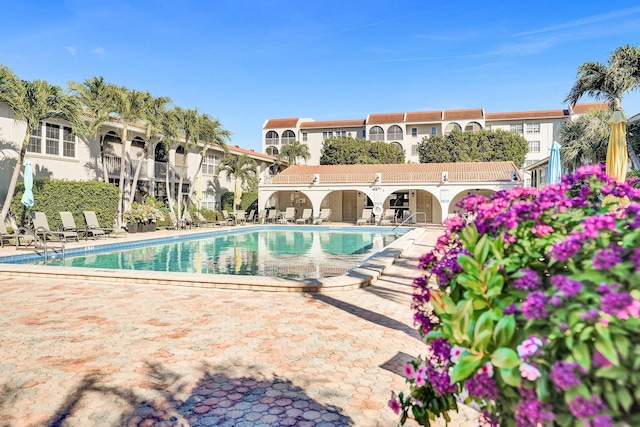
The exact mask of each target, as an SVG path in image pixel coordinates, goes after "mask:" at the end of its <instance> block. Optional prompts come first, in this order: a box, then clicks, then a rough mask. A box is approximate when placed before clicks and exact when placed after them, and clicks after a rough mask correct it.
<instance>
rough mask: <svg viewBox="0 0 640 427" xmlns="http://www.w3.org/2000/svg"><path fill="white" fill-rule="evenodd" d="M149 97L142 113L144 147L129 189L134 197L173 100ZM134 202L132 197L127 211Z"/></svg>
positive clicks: (162, 97) (163, 97) (164, 97)
mask: <svg viewBox="0 0 640 427" xmlns="http://www.w3.org/2000/svg"><path fill="white" fill-rule="evenodd" d="M147 95H148V98H147V100H146V102H145V103H144V110H143V112H142V116H143V117H142V118H143V120H144V122H145V138H144V147H143V149H142V154H141V159H139V161H138V164H137V165H136V170H135V172H134V174H133V180H132V181H131V187H130V188H129V194H132V195H135V192H136V190H137V188H138V178H139V177H140V170H141V169H142V165H143V164H146V162H147V160H148V159H149V151H150V149H151V147H152V146H153V141H152V139H153V138H155V137H157V136H158V135H159V134H160V133H161V132H162V127H163V123H164V122H165V120H166V118H167V106H168V105H169V103H170V102H171V98H169V97H166V96H158V97H154V96H151V95H149V94H147ZM132 202H133V196H132V197H131V200H129V202H128V204H127V207H126V209H129V208H130V207H131V203H132ZM126 209H125V210H126Z"/></svg>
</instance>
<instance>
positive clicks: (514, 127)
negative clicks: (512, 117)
mask: <svg viewBox="0 0 640 427" xmlns="http://www.w3.org/2000/svg"><path fill="white" fill-rule="evenodd" d="M523 127H524V124H523V123H511V124H510V125H509V130H511V132H514V133H522V132H523Z"/></svg>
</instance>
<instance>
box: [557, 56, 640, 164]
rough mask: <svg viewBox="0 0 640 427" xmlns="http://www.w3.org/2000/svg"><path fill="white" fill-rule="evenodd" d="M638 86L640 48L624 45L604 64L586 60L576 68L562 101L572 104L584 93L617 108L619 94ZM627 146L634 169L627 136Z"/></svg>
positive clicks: (639, 77)
mask: <svg viewBox="0 0 640 427" xmlns="http://www.w3.org/2000/svg"><path fill="white" fill-rule="evenodd" d="M638 89H640V47H637V46H631V45H624V46H621V47H619V48H617V49H616V50H614V51H613V52H612V53H611V55H610V56H609V60H608V61H607V64H606V65H605V64H602V63H600V62H585V63H584V64H582V65H580V66H579V67H578V75H577V77H576V82H575V84H574V85H573V87H572V88H571V90H570V91H569V95H567V97H566V98H565V100H564V102H568V103H570V104H571V105H575V104H576V103H577V102H578V100H579V99H580V98H581V97H582V96H583V95H588V96H591V97H593V98H595V99H604V100H606V101H608V102H609V106H610V108H612V109H613V110H616V109H618V110H620V109H622V107H621V104H620V102H621V100H622V96H623V95H624V94H625V93H627V92H633V91H635V90H638ZM627 149H628V150H629V154H630V156H631V161H632V162H633V165H634V167H635V168H636V169H638V168H640V160H639V159H638V157H637V155H636V153H635V152H634V151H633V148H632V147H631V145H630V144H629V140H628V139H627Z"/></svg>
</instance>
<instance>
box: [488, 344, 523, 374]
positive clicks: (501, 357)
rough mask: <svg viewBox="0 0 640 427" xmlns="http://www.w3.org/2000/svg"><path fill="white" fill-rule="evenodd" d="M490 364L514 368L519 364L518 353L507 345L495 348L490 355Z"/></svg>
mask: <svg viewBox="0 0 640 427" xmlns="http://www.w3.org/2000/svg"><path fill="white" fill-rule="evenodd" d="M491 364H492V365H493V366H496V367H498V368H505V369H509V368H515V367H516V366H518V365H520V358H519V357H518V353H516V352H515V351H514V350H513V349H511V348H508V347H502V348H499V349H497V350H496V351H494V352H493V354H492V355H491Z"/></svg>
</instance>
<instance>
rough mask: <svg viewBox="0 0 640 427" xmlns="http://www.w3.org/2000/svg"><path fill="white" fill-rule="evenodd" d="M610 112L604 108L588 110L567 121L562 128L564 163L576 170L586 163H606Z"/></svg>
mask: <svg viewBox="0 0 640 427" xmlns="http://www.w3.org/2000/svg"><path fill="white" fill-rule="evenodd" d="M608 119H609V112H608V111H607V110H604V109H602V108H595V109H593V110H589V111H587V112H586V113H585V114H583V115H581V116H580V117H578V118H577V119H575V120H571V121H569V122H567V123H566V124H565V125H564V126H563V127H562V129H561V130H560V135H559V137H558V142H559V143H560V145H561V148H560V154H561V156H560V157H561V159H562V163H563V164H564V165H565V166H566V167H567V168H568V169H569V170H575V169H576V168H578V167H579V166H581V165H584V164H594V163H604V162H605V161H606V159H607V145H608V143H609V135H610V133H611V127H610V126H609V125H608V124H607V121H608Z"/></svg>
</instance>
